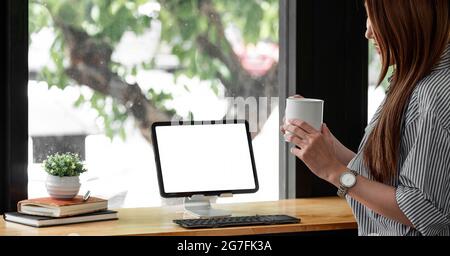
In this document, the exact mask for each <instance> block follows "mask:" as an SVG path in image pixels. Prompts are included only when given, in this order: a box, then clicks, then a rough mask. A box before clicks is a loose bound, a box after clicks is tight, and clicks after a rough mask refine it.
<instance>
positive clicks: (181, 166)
mask: <svg viewBox="0 0 450 256" xmlns="http://www.w3.org/2000/svg"><path fill="white" fill-rule="evenodd" d="M155 131H156V137H157V141H158V151H159V159H160V164H161V172H162V177H163V183H164V190H165V192H166V193H180V192H196V191H222V190H241V189H246V190H247V189H255V188H256V184H255V179H254V176H253V168H252V161H251V155H250V149H249V145H248V139H247V132H246V128H245V124H244V123H238V124H204V125H175V126H157V127H156V129H155Z"/></svg>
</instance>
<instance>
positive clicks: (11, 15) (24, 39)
mask: <svg viewBox="0 0 450 256" xmlns="http://www.w3.org/2000/svg"><path fill="white" fill-rule="evenodd" d="M5 2H6V3H4V5H3V6H4V8H2V9H3V10H2V12H3V15H2V17H3V22H2V34H3V35H6V36H4V38H5V39H4V40H5V41H4V44H3V45H4V46H3V57H2V61H3V65H2V67H4V68H2V76H1V77H2V79H3V81H2V84H1V86H0V88H1V94H0V97H1V99H0V102H1V104H2V105H1V106H2V107H1V109H0V119H1V122H0V147H1V154H0V157H1V158H0V164H1V166H0V213H2V212H5V211H13V210H15V208H16V203H17V201H19V200H22V199H25V198H27V180H28V179H27V162H28V152H27V150H28V140H27V138H28V123H27V119H28V102H27V83H28V67H27V65H28V64H27V61H28V52H27V49H28V1H26V0H8V1H5Z"/></svg>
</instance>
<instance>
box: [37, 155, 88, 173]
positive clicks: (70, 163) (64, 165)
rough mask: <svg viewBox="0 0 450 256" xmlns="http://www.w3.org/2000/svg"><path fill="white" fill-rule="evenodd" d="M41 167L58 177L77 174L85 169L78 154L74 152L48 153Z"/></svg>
mask: <svg viewBox="0 0 450 256" xmlns="http://www.w3.org/2000/svg"><path fill="white" fill-rule="evenodd" d="M43 167H44V170H45V171H46V172H47V173H48V174H50V175H53V176H59V177H70V176H79V175H80V174H81V173H83V172H86V171H87V169H86V168H85V167H84V164H83V162H82V161H81V159H80V157H79V156H78V154H74V153H64V154H60V153H56V154H53V155H49V156H48V157H47V159H46V160H45V161H44V163H43Z"/></svg>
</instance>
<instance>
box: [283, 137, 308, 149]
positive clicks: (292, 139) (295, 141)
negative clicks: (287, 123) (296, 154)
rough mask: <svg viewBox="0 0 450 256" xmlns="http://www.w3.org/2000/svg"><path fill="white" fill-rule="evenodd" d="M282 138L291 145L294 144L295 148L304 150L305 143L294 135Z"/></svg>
mask: <svg viewBox="0 0 450 256" xmlns="http://www.w3.org/2000/svg"><path fill="white" fill-rule="evenodd" d="M284 138H285V140H286V141H287V142H291V143H293V144H295V145H296V146H297V147H300V148H305V147H306V146H307V143H306V142H305V141H304V140H302V139H300V138H299V137H297V136H295V135H292V134H286V135H285V136H284Z"/></svg>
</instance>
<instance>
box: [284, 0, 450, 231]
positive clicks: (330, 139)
mask: <svg viewBox="0 0 450 256" xmlns="http://www.w3.org/2000/svg"><path fill="white" fill-rule="evenodd" d="M449 8H450V7H449V1H448V0H399V1H392V0H366V11H367V14H368V19H367V31H366V37H367V38H368V39H369V40H372V41H373V42H374V44H375V47H376V48H377V51H378V53H379V54H380V55H381V59H382V72H381V75H380V80H379V81H382V80H383V78H384V77H385V76H386V73H387V70H388V67H389V66H391V65H393V66H394V73H393V75H392V77H390V86H389V89H388V92H387V94H386V97H385V99H384V101H383V103H382V104H381V106H380V107H379V109H378V110H377V112H376V114H375V115H374V117H373V119H372V121H371V122H370V123H369V125H368V126H367V128H366V133H365V135H364V138H363V140H362V142H361V144H360V147H359V149H358V153H356V154H355V153H353V152H351V151H350V150H349V149H347V148H346V147H345V146H343V145H342V144H341V143H340V142H339V141H338V140H337V139H336V138H335V137H334V136H333V135H332V134H331V132H330V130H329V129H328V127H327V126H326V125H325V124H324V125H323V126H322V130H321V132H319V131H316V130H315V129H314V128H312V127H311V126H310V125H309V124H307V123H305V122H302V121H301V120H289V121H288V124H287V125H284V126H282V127H281V130H282V132H283V133H285V131H289V132H290V133H285V138H286V140H288V141H290V142H292V143H294V144H295V145H296V147H294V148H292V149H291V153H292V154H294V155H295V156H297V157H298V158H299V159H301V160H302V161H303V162H304V163H305V164H306V165H307V166H308V167H309V169H311V171H312V172H314V174H316V175H317V176H318V177H320V178H322V179H324V180H326V181H328V182H330V183H332V184H334V185H335V186H336V187H338V188H339V190H338V191H339V192H338V193H339V194H340V195H342V196H346V198H347V201H348V202H349V204H350V206H351V208H352V210H353V213H354V215H355V217H356V219H357V222H358V231H359V234H360V235H372V234H378V235H450V44H449V42H450V32H449V29H450V21H449V20H450V19H449V13H450V12H449Z"/></svg>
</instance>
